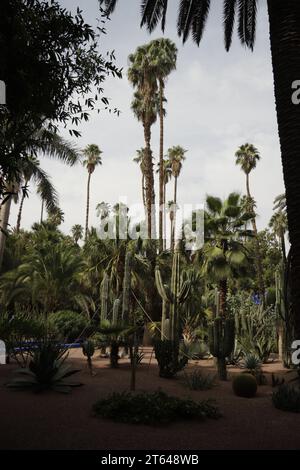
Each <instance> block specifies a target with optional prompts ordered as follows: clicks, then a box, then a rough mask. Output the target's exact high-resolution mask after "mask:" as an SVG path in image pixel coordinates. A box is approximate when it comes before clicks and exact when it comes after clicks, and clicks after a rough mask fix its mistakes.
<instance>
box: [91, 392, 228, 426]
mask: <svg viewBox="0 0 300 470" xmlns="http://www.w3.org/2000/svg"><path fill="white" fill-rule="evenodd" d="M93 411H94V413H95V415H96V416H101V417H102V418H108V419H112V420H113V421H118V422H122V423H131V424H151V425H159V424H161V425H162V424H167V423H170V422H172V421H179V420H185V419H197V420H203V419H205V418H212V419H217V418H219V417H220V416H221V414H220V411H219V410H218V408H217V407H216V406H215V405H214V404H213V403H212V402H210V401H209V400H206V401H202V402H195V401H193V400H190V399H184V400H183V399H181V398H177V397H172V396H169V395H167V394H166V393H164V392H162V391H157V392H152V393H146V392H142V393H137V394H133V393H127V392H123V393H113V394H111V395H109V396H108V397H107V398H103V399H101V400H99V401H98V402H97V403H95V404H94V406H93Z"/></svg>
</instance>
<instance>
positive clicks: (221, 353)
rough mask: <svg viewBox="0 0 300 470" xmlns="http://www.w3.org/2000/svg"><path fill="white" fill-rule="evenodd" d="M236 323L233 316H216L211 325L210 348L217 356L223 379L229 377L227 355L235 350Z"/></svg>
mask: <svg viewBox="0 0 300 470" xmlns="http://www.w3.org/2000/svg"><path fill="white" fill-rule="evenodd" d="M234 338H235V325H234V320H233V319H231V318H228V319H225V318H221V317H216V318H215V319H214V320H213V322H212V323H211V325H210V326H209V349H210V352H211V354H212V355H213V356H214V357H216V358H217V363H218V375H219V378H220V379H221V380H226V379H227V372H226V357H228V356H230V354H231V353H232V352H233V350H234Z"/></svg>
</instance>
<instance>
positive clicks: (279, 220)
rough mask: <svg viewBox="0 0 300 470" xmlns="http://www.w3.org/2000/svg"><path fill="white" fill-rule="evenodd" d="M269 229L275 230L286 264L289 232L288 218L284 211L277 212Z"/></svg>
mask: <svg viewBox="0 0 300 470" xmlns="http://www.w3.org/2000/svg"><path fill="white" fill-rule="evenodd" d="M269 227H270V228H271V229H273V232H274V234H275V235H276V236H277V237H278V240H279V243H280V245H281V250H282V257H283V262H284V263H286V248H285V234H286V231H287V216H286V214H285V212H283V211H280V210H278V211H276V212H275V213H274V214H273V215H272V217H271V220H270V223H269Z"/></svg>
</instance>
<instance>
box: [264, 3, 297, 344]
mask: <svg viewBox="0 0 300 470" xmlns="http://www.w3.org/2000/svg"><path fill="white" fill-rule="evenodd" d="M268 11H269V21H270V39H271V52H272V62H273V73H274V86H275V99H276V108H277V120H278V130H279V140H280V146H281V158H282V165H283V176H284V182H285V189H286V200H287V216H288V227H289V236H290V242H291V250H292V258H291V302H292V315H293V320H294V327H295V338H296V339H300V217H299V207H300V184H299V181H300V165H299V155H300V132H299V128H300V106H299V105H298V106H297V105H295V104H293V102H292V100H291V94H292V88H291V87H292V83H293V82H294V80H297V79H299V77H300V60H299V50H300V2H299V1H295V0H285V1H284V2H283V1H282V0H268ZM289 346H290V345H289Z"/></svg>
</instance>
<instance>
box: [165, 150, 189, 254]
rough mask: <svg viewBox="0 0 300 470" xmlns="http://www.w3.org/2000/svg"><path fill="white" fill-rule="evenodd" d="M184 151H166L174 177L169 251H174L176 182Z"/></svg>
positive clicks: (183, 158)
mask: <svg viewBox="0 0 300 470" xmlns="http://www.w3.org/2000/svg"><path fill="white" fill-rule="evenodd" d="M186 152H187V150H185V149H184V148H183V147H181V146H180V145H175V146H174V147H170V148H169V149H168V160H169V162H170V167H171V171H172V176H173V177H174V199H173V200H174V206H175V212H174V222H173V231H172V236H171V251H174V246H175V231H176V208H177V182H178V177H179V175H180V172H181V169H182V162H183V161H184V160H185V153H186Z"/></svg>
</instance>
